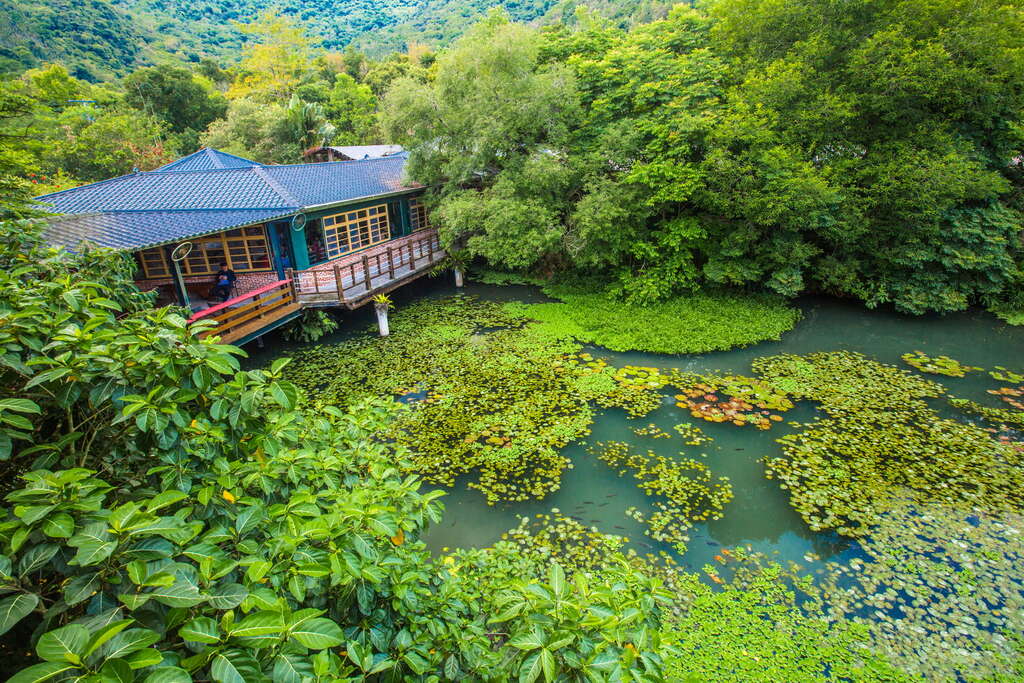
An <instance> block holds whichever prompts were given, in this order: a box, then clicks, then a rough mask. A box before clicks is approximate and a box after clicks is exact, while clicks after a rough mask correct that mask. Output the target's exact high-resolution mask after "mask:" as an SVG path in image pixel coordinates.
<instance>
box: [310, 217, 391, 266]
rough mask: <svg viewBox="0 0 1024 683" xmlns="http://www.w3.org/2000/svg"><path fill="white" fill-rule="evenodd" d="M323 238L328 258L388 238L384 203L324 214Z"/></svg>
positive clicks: (389, 233) (388, 228) (387, 221)
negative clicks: (330, 214) (333, 213)
mask: <svg viewBox="0 0 1024 683" xmlns="http://www.w3.org/2000/svg"><path fill="white" fill-rule="evenodd" d="M323 227H324V230H323V233H324V241H325V246H326V249H327V255H328V257H330V258H334V257H336V256H341V255H342V254H344V253H347V252H350V251H355V250H356V249H362V248H364V247H369V246H371V245H374V244H379V243H380V242H385V241H387V240H389V239H391V222H390V220H389V218H388V207H387V205H386V204H380V205H379V206H370V207H367V208H365V209H356V210H354V211H347V212H345V213H339V214H335V215H333V216H326V217H325V218H324V219H323Z"/></svg>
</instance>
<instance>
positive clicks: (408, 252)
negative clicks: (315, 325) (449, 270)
mask: <svg viewBox="0 0 1024 683" xmlns="http://www.w3.org/2000/svg"><path fill="white" fill-rule="evenodd" d="M443 257H444V251H442V249H441V243H440V241H439V239H438V236H437V231H436V230H429V231H424V232H421V233H413V234H412V235H409V236H408V237H404V238H400V239H397V240H392V241H391V242H389V243H388V244H387V246H386V248H385V249H384V250H379V251H376V252H374V253H372V254H371V253H366V254H362V255H360V254H353V255H352V256H349V257H343V258H340V259H338V260H337V262H335V263H334V264H333V265H330V267H329V268H328V267H324V266H320V267H316V268H310V269H309V270H302V271H292V272H289V277H291V278H292V279H293V280H294V281H295V289H296V292H297V296H298V298H299V300H300V301H306V302H311V303H327V302H340V303H344V304H353V303H358V302H361V301H364V300H365V299H366V298H367V297H369V296H371V295H372V294H373V293H374V292H376V291H380V290H385V289H388V288H389V286H390V285H391V284H393V283H396V282H399V281H401V280H404V279H405V278H407V277H409V276H410V275H412V274H414V273H417V272H419V271H422V270H423V269H425V268H426V267H428V266H430V265H433V264H434V263H436V262H437V261H440V260H441V259H442V258H443Z"/></svg>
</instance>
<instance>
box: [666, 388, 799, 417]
mask: <svg viewBox="0 0 1024 683" xmlns="http://www.w3.org/2000/svg"><path fill="white" fill-rule="evenodd" d="M695 380H696V381H691V382H686V381H683V382H679V381H677V380H673V381H672V384H673V386H676V387H677V388H679V389H680V390H681V391H682V393H680V394H676V396H675V399H676V401H677V403H676V405H677V406H679V407H680V408H686V409H688V410H689V411H690V415H692V416H693V417H696V418H700V419H702V420H707V421H708V422H731V423H733V424H734V425H737V426H739V427H742V426H744V425H753V426H755V427H757V428H758V429H768V428H770V427H771V425H772V422H782V420H783V418H782V416H781V415H779V414H778V413H779V412H785V411H787V410H789V409H790V408H792V407H793V403H792V401H790V400H789V399H788V398H787V397H786V394H785V393H784V392H782V391H780V390H779V389H778V388H776V387H774V386H772V385H771V384H769V383H767V382H763V381H760V380H757V379H753V378H750V377H743V376H740V375H724V376H719V375H703V376H700V377H698V378H695ZM773 411H775V412H773Z"/></svg>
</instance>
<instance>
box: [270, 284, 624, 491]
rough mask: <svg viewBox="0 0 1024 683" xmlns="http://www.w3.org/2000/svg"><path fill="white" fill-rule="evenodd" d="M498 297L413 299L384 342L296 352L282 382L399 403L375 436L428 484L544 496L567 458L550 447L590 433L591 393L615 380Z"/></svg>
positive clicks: (339, 400)
mask: <svg viewBox="0 0 1024 683" xmlns="http://www.w3.org/2000/svg"><path fill="white" fill-rule="evenodd" d="M524 323H525V321H524V320H523V319H521V318H517V317H515V316H512V315H510V314H509V313H507V312H506V311H504V310H503V309H502V307H501V306H500V305H497V304H493V303H487V302H481V301H477V300H475V299H472V298H470V297H464V296H459V297H451V298H448V299H443V300H425V301H421V302H415V303H413V304H411V305H409V306H407V307H405V308H404V309H403V310H401V311H399V312H398V313H397V314H396V315H395V316H394V317H393V319H392V334H391V337H389V338H387V339H379V338H375V337H371V336H369V335H367V336H362V337H357V338H354V339H351V340H348V341H344V342H341V343H339V344H333V345H329V346H321V347H316V348H313V349H309V350H305V351H301V352H299V353H298V354H297V356H296V358H295V361H294V362H293V363H292V364H291V365H290V366H289V379H291V380H292V381H294V382H296V383H297V384H299V385H300V386H302V387H303V388H304V389H306V390H308V391H309V392H310V394H311V395H313V396H315V397H316V400H317V401H318V402H320V403H324V404H335V405H346V404H349V403H351V402H353V401H355V400H358V399H359V398H361V397H364V396H367V395H378V396H380V395H385V396H386V395H391V396H394V397H396V398H399V399H400V400H403V402H406V403H408V404H409V409H407V410H405V411H403V412H402V413H401V414H400V415H399V416H398V417H397V418H396V419H395V421H394V422H393V423H392V425H391V427H390V428H389V429H388V430H387V432H386V433H384V434H382V435H381V436H382V437H383V438H387V439H390V440H393V441H395V442H397V443H400V444H402V445H404V446H407V447H408V448H409V449H410V451H411V453H412V461H413V463H414V465H413V466H414V469H415V470H416V471H417V472H420V473H421V474H422V475H423V476H424V478H425V479H427V480H428V481H430V482H431V483H436V484H444V485H449V486H450V485H452V484H453V483H454V481H455V478H456V477H459V476H461V475H463V474H470V473H472V474H474V475H475V478H474V479H473V480H471V481H470V482H469V486H471V487H475V488H478V489H480V490H481V491H483V492H484V494H485V495H486V496H487V499H488V502H491V503H494V502H497V501H499V500H507V501H521V500H527V499H530V498H542V497H544V496H545V495H547V494H549V493H551V492H552V491H554V490H556V489H557V488H558V485H559V481H560V478H561V474H562V472H563V471H564V470H565V469H567V468H568V467H570V466H571V463H570V462H569V460H568V459H567V458H565V457H564V456H562V455H561V454H560V452H559V451H560V450H561V449H562V448H563V447H564V446H565V445H566V444H568V443H569V442H571V441H573V440H575V439H577V438H579V437H581V436H584V435H585V434H587V433H588V432H589V427H590V424H591V423H592V421H593V409H592V408H591V406H590V403H591V401H592V400H594V399H595V398H596V397H597V396H598V395H601V394H603V393H606V392H607V391H608V390H609V389H612V388H614V387H615V386H616V384H615V382H614V381H613V380H612V379H611V377H610V374H611V370H606V369H605V367H604V364H603V362H602V361H597V360H595V359H592V358H591V359H585V358H583V357H582V356H580V355H579V346H578V345H576V344H573V343H571V342H566V341H565V340H552V339H550V338H547V337H543V336H540V335H536V334H533V333H532V331H531V328H530V327H529V326H524Z"/></svg>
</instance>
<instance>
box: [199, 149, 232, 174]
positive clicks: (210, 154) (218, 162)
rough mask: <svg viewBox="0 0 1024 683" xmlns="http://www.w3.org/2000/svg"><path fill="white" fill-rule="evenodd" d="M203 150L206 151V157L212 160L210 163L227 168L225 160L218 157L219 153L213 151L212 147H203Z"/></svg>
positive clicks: (216, 166)
mask: <svg viewBox="0 0 1024 683" xmlns="http://www.w3.org/2000/svg"><path fill="white" fill-rule="evenodd" d="M203 152H205V153H206V158H207V159H209V160H210V163H212V164H213V165H214V167H215V168H218V169H220V168H227V167H226V166H225V165H224V162H223V161H221V160H220V159H218V158H217V155H216V154H214V153H213V150H212V149H210V148H209V147H203Z"/></svg>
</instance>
